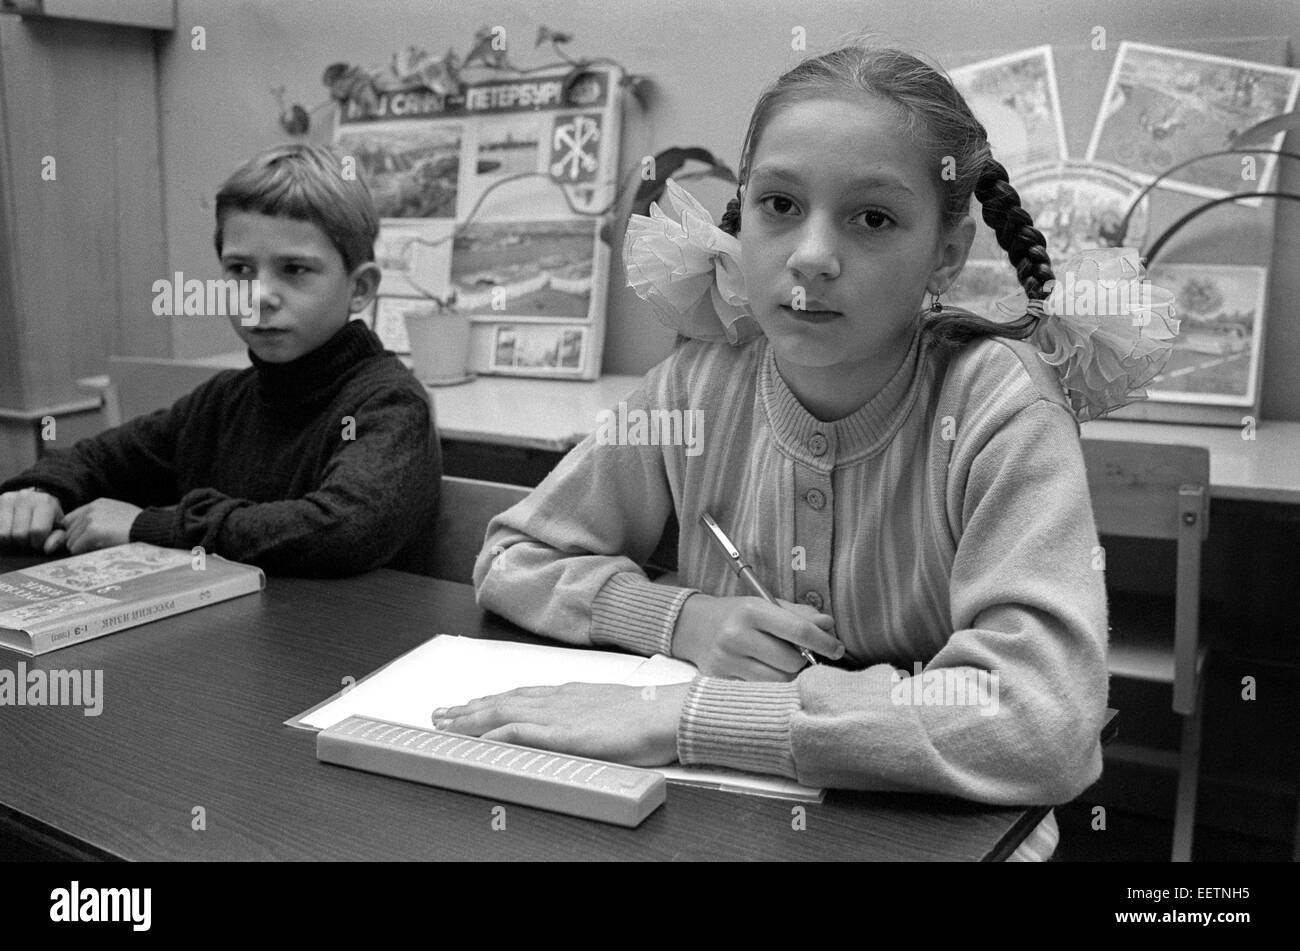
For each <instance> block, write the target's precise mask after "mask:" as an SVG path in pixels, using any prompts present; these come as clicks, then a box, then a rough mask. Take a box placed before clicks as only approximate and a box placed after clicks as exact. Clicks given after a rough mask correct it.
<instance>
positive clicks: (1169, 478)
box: [1083, 439, 1210, 714]
mask: <svg viewBox="0 0 1300 951" xmlns="http://www.w3.org/2000/svg"><path fill="white" fill-rule="evenodd" d="M1083 458H1084V464H1085V465H1086V466H1087V470H1088V489H1089V493H1090V495H1091V497H1092V508H1093V515H1094V516H1095V518H1096V520H1097V532H1098V534H1101V535H1117V536H1122V537H1126V538H1158V539H1173V540H1175V541H1176V542H1177V574H1176V581H1175V591H1174V703H1173V706H1174V709H1175V710H1177V711H1178V712H1179V713H1184V714H1189V713H1191V711H1192V707H1193V706H1194V704H1195V699H1196V680H1197V663H1198V660H1197V653H1198V648H1199V643H1198V642H1199V637H1200V602H1201V543H1202V542H1203V541H1204V540H1205V539H1206V537H1208V535H1209V530H1210V517H1209V515H1210V492H1209V487H1210V451H1209V450H1208V449H1206V448H1205V447H1203V446H1180V445H1163V444H1159V443H1133V442H1125V441H1121V440H1111V439H1085V440H1083Z"/></svg>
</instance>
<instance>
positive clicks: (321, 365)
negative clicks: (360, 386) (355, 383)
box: [248, 320, 384, 405]
mask: <svg viewBox="0 0 1300 951" xmlns="http://www.w3.org/2000/svg"><path fill="white" fill-rule="evenodd" d="M383 351H384V348H383V345H382V344H381V343H380V342H379V338H378V337H376V336H375V335H374V333H373V332H372V331H371V330H370V328H369V327H367V326H366V325H365V324H364V323H362V322H361V321H359V320H349V321H348V322H347V323H346V324H344V325H343V327H342V328H340V330H339V332H338V333H336V334H335V335H334V336H333V337H330V339H329V340H327V341H325V342H324V343H323V344H321V345H320V346H319V347H317V348H316V349H315V350H313V351H311V353H305V354H303V355H302V356H301V357H299V358H298V359H296V360H290V361H289V362H288V363H269V362H267V361H266V360H263V359H261V358H260V357H258V356H257V354H255V353H253V352H252V351H251V350H250V351H249V352H248V357H249V359H250V360H251V361H252V363H253V369H254V371H255V372H256V374H257V390H258V393H259V395H260V396H261V397H262V399H264V400H266V401H267V402H272V403H285V404H300V405H301V404H305V403H308V402H310V400H311V398H312V397H314V396H316V395H318V394H319V395H327V394H328V393H329V392H330V391H332V389H333V386H332V384H334V383H335V382H337V381H341V380H342V379H343V378H344V377H345V376H346V375H347V372H348V371H349V370H350V369H351V368H352V367H354V366H356V365H357V364H358V363H360V362H361V361H362V360H364V359H365V358H367V357H371V356H374V355H376V354H379V353H383Z"/></svg>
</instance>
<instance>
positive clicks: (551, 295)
mask: <svg viewBox="0 0 1300 951" xmlns="http://www.w3.org/2000/svg"><path fill="white" fill-rule="evenodd" d="M596 228H597V222H594V221H592V220H582V219H578V220H569V221H511V222H500V223H488V222H484V223H472V224H469V225H467V226H466V227H464V228H463V229H461V231H460V233H459V234H458V235H457V236H456V240H455V242H454V246H453V248H452V253H451V280H452V284H453V286H454V289H455V292H456V306H457V308H458V309H459V310H460V312H461V313H463V314H470V315H475V314H482V315H498V316H502V317H504V316H506V315H509V316H511V317H566V318H576V319H580V320H586V319H587V318H588V316H589V315H590V313H591V306H592V294H591V289H592V274H593V267H592V264H593V259H594V256H595V253H596V241H597V240H598V238H597V235H596Z"/></svg>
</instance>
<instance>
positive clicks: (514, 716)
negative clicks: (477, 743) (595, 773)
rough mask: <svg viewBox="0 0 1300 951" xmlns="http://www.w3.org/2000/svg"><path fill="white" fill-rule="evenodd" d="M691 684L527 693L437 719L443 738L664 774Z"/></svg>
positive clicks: (436, 714) (438, 714)
mask: <svg viewBox="0 0 1300 951" xmlns="http://www.w3.org/2000/svg"><path fill="white" fill-rule="evenodd" d="M690 686H691V685H690V684H688V683H687V684H671V685H668V686H660V687H624V686H622V685H619V684H578V683H574V684H562V685H560V686H558V687H521V688H520V689H518V690H511V691H510V692H509V693H499V694H496V695H495V696H492V697H482V698H480V699H478V700H471V701H470V702H469V703H467V704H465V705H463V706H459V707H450V708H442V709H438V710H434V711H433V717H432V720H433V726H434V729H437V730H446V731H448V732H451V733H461V734H464V735H465V736H478V737H482V738H483V739H485V740H497V741H498V742H501V743H515V744H517V745H519V746H531V747H534V748H536V749H541V750H554V751H555V752H557V753H568V754H570V755H571V756H586V757H590V758H591V759H603V760H609V761H611V762H615V763H627V764H628V765H629V766H664V765H666V764H668V763H674V762H676V761H677V721H678V720H679V719H680V718H681V715H682V704H683V702H685V700H686V693H687V691H688V690H689V689H690Z"/></svg>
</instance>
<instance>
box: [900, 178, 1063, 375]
mask: <svg viewBox="0 0 1300 951" xmlns="http://www.w3.org/2000/svg"><path fill="white" fill-rule="evenodd" d="M975 197H976V198H978V199H979V202H980V207H981V211H982V214H983V217H984V221H985V223H986V224H988V226H989V227H990V228H992V229H993V233H994V235H996V237H997V240H998V244H999V245H1001V246H1002V249H1003V250H1004V251H1006V252H1007V256H1008V257H1009V258H1010V259H1011V264H1012V265H1013V266H1014V267H1015V269H1016V278H1017V279H1018V280H1019V281H1020V286H1021V287H1023V288H1024V289H1025V296H1026V297H1028V298H1029V302H1030V303H1029V308H1028V310H1027V312H1026V313H1025V314H1024V315H1023V316H1021V317H1018V318H1017V319H1015V320H1012V321H1008V322H1005V323H1002V322H996V321H991V320H986V319H985V318H983V317H979V316H976V315H975V314H972V313H970V312H969V311H961V310H953V311H943V312H941V313H940V314H939V315H937V316H936V317H934V318H932V319H930V320H928V321H927V322H926V325H925V330H926V332H927V333H928V334H929V336H930V339H931V341H932V342H933V343H934V344H935V345H937V346H938V347H939V349H940V350H942V351H944V352H947V353H953V352H955V351H957V350H960V349H961V348H962V347H964V346H965V345H966V344H967V343H969V342H970V341H971V340H973V339H975V338H976V337H984V336H989V335H997V336H1001V337H1010V338H1012V339H1015V340H1024V339H1025V338H1026V337H1029V336H1030V335H1031V334H1033V332H1034V330H1035V328H1036V327H1037V326H1038V322H1039V320H1041V319H1042V316H1043V311H1042V306H1043V305H1042V303H1041V301H1042V300H1044V299H1045V298H1046V297H1047V296H1048V295H1049V294H1050V293H1051V290H1052V282H1053V281H1054V280H1055V278H1054V276H1053V274H1052V262H1051V258H1050V257H1049V256H1048V253H1047V242H1046V239H1044V238H1043V235H1042V233H1041V232H1040V231H1039V230H1038V229H1037V228H1035V227H1034V221H1033V219H1032V218H1030V217H1029V212H1027V211H1025V209H1024V208H1022V207H1021V205H1020V196H1019V195H1018V194H1017V193H1016V190H1015V189H1014V188H1012V187H1011V183H1010V181H1009V180H1008V178H1007V170H1006V169H1005V168H1003V167H1002V165H1001V163H999V162H997V161H994V160H993V159H992V158H990V159H989V160H988V162H987V164H986V165H985V166H984V170H983V172H981V173H980V177H979V181H978V182H977V184H976V186H975Z"/></svg>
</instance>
